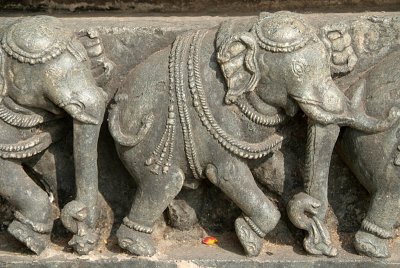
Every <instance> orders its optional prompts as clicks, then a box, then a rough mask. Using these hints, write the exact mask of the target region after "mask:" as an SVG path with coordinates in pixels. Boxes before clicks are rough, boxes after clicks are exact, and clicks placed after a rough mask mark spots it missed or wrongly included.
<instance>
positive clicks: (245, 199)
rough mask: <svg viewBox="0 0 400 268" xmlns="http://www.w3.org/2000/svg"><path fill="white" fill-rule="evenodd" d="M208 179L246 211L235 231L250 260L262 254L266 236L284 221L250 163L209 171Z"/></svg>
mask: <svg viewBox="0 0 400 268" xmlns="http://www.w3.org/2000/svg"><path fill="white" fill-rule="evenodd" d="M206 175H207V177H208V179H209V180H210V181H211V182H212V183H213V184H215V185H216V186H217V187H219V188H220V189H221V190H222V191H223V192H224V193H225V194H226V195H227V196H228V197H229V198H230V199H231V200H232V201H233V202H235V204H236V205H237V206H238V207H239V208H240V209H241V210H242V212H243V215H242V216H240V217H239V218H237V219H236V221H235V230H236V234H237V235H238V238H239V240H240V242H241V244H242V246H243V248H244V250H245V252H246V254H247V255H248V256H257V255H259V254H260V251H261V249H262V244H263V241H264V239H263V238H264V237H265V235H266V234H267V233H268V232H269V231H271V230H272V229H273V228H275V226H276V224H277V223H278V221H279V218H280V212H279V210H278V209H277V208H276V206H275V205H274V204H273V203H272V202H271V201H270V200H269V199H268V198H267V197H266V196H265V194H264V193H263V192H262V191H261V189H260V188H259V187H258V185H257V184H256V182H255V180H254V178H253V175H252V174H251V172H250V169H249V167H248V166H247V165H246V163H244V162H242V161H240V160H239V159H235V158H232V159H230V160H228V161H221V162H219V163H217V164H215V165H212V164H209V165H208V166H207V169H206Z"/></svg>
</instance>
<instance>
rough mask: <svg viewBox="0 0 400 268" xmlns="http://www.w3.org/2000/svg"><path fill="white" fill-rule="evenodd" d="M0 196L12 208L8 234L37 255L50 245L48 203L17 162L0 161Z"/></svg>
mask: <svg viewBox="0 0 400 268" xmlns="http://www.w3.org/2000/svg"><path fill="white" fill-rule="evenodd" d="M0 170H1V174H0V195H1V196H3V197H4V198H5V199H7V201H8V202H10V204H11V205H12V206H14V207H15V209H16V211H15V220H14V221H13V222H12V223H11V224H10V225H9V227H8V231H9V232H10V233H11V234H12V235H13V236H14V237H15V238H17V239H18V240H19V241H21V242H22V243H24V244H25V245H26V246H27V247H28V248H29V249H30V250H32V251H33V252H35V253H36V254H40V253H41V252H42V251H43V250H44V249H46V247H47V246H48V244H49V242H50V232H51V229H52V227H53V221H52V218H51V211H52V210H51V203H50V200H49V197H48V195H47V193H46V192H45V191H44V190H42V188H40V187H39V186H38V185H37V184H36V183H35V182H34V181H33V180H32V179H31V178H30V177H29V176H28V175H27V174H26V173H25V171H24V169H23V168H22V166H21V164H20V163H17V162H13V161H9V160H4V159H0Z"/></svg>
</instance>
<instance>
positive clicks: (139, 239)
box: [117, 166, 185, 256]
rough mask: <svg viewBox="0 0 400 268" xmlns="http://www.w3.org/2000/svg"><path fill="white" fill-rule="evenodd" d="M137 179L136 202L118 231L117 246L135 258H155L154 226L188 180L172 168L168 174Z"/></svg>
mask: <svg viewBox="0 0 400 268" xmlns="http://www.w3.org/2000/svg"><path fill="white" fill-rule="evenodd" d="M134 178H135V180H136V183H137V189H136V193H135V199H134V201H133V205H132V208H131V211H130V213H129V215H128V216H127V217H125V218H124V220H123V224H122V225H121V226H120V228H119V229H118V231H117V237H118V244H119V245H120V247H122V248H123V249H126V250H128V251H129V252H130V253H132V254H134V255H139V256H152V255H154V254H155V252H156V250H155V246H154V242H153V240H152V238H151V233H152V232H153V226H154V224H155V222H156V221H157V220H158V219H159V218H160V216H161V215H162V213H163V211H164V210H165V209H166V208H167V207H168V205H169V204H170V203H171V201H172V200H173V199H174V198H175V196H176V195H177V194H178V193H179V192H180V190H181V188H182V186H183V182H184V179H185V177H184V174H183V172H182V170H181V169H179V168H177V167H175V166H172V167H170V169H169V172H168V173H167V174H165V175H164V174H160V175H156V174H153V173H150V172H148V173H147V175H146V176H144V177H142V178H138V177H134Z"/></svg>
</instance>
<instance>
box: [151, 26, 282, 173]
mask: <svg viewBox="0 0 400 268" xmlns="http://www.w3.org/2000/svg"><path fill="white" fill-rule="evenodd" d="M206 34H207V31H204V30H199V31H196V32H190V33H187V34H184V35H180V36H178V37H177V38H176V40H175V42H174V43H173V45H172V48H171V52H170V57H169V65H168V68H169V105H168V117H167V122H166V128H165V131H164V133H163V135H162V137H161V140H160V143H159V144H158V146H157V147H156V149H155V150H154V151H153V153H152V156H151V157H150V158H149V159H148V160H147V161H146V165H148V166H152V168H151V171H152V172H153V173H155V174H159V170H160V167H163V169H162V172H163V173H164V174H166V173H167V172H168V169H169V167H170V166H171V159H172V154H173V149H174V143H175V128H176V121H175V106H178V113H179V119H180V123H181V127H182V133H183V140H184V148H185V154H186V158H187V160H188V163H189V167H190V170H191V171H192V173H193V176H194V177H195V178H196V179H200V178H202V177H203V176H202V170H203V168H202V167H201V165H200V162H199V160H198V156H197V151H196V148H195V144H194V140H193V132H192V125H191V120H190V114H189V110H188V104H187V97H186V87H185V82H184V80H185V77H184V70H185V69H184V68H185V65H186V64H187V71H188V77H187V78H188V86H189V90H190V95H191V97H192V105H193V107H194V108H195V110H196V113H197V115H198V116H199V118H200V120H201V122H202V124H203V126H204V127H206V129H207V131H208V132H209V134H211V136H212V137H213V138H214V139H215V140H217V141H218V143H219V144H220V145H221V146H222V147H223V148H225V149H226V150H228V151H229V152H231V153H233V154H235V155H237V156H239V157H242V158H247V159H257V158H261V157H263V156H266V155H267V154H269V153H271V152H272V151H275V150H278V149H279V148H280V145H281V143H282V140H283V138H282V136H279V135H277V134H273V135H271V136H270V137H268V139H266V140H264V141H262V142H259V143H249V142H246V141H242V140H238V139H237V138H235V137H233V136H231V135H230V134H228V133H226V132H225V131H224V130H223V129H222V128H221V127H220V126H219V125H218V123H217V121H216V120H215V118H214V116H213V115H212V113H211V110H210V108H209V106H208V103H207V98H206V94H205V92H204V89H203V83H202V79H201V75H200V64H199V48H200V46H201V43H202V41H203V39H204V37H205V35H206ZM188 44H190V45H188ZM187 53H188V59H187V62H185V55H187ZM243 107H244V108H242V109H247V110H248V111H250V112H247V116H248V117H250V119H251V118H253V119H251V120H252V121H253V122H260V124H263V123H264V124H272V123H273V124H276V123H277V122H278V121H279V122H280V121H281V120H283V118H281V117H280V116H276V117H273V118H272V119H268V120H267V119H266V118H263V117H261V116H259V117H255V116H252V115H251V111H252V110H250V108H247V106H243ZM253 110H254V111H255V109H254V108H253ZM257 113H258V112H257ZM245 114H246V113H245ZM254 114H256V112H254ZM263 120H264V121H268V122H264V121H263ZM271 120H272V121H271Z"/></svg>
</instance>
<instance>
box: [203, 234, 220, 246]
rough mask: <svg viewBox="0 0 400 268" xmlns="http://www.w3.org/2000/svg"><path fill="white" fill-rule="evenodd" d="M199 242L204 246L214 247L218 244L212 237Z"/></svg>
mask: <svg viewBox="0 0 400 268" xmlns="http://www.w3.org/2000/svg"><path fill="white" fill-rule="evenodd" d="M201 242H202V243H203V244H205V245H214V244H216V243H217V242H218V240H217V239H216V238H215V237H214V236H206V237H203V239H202V240H201Z"/></svg>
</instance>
